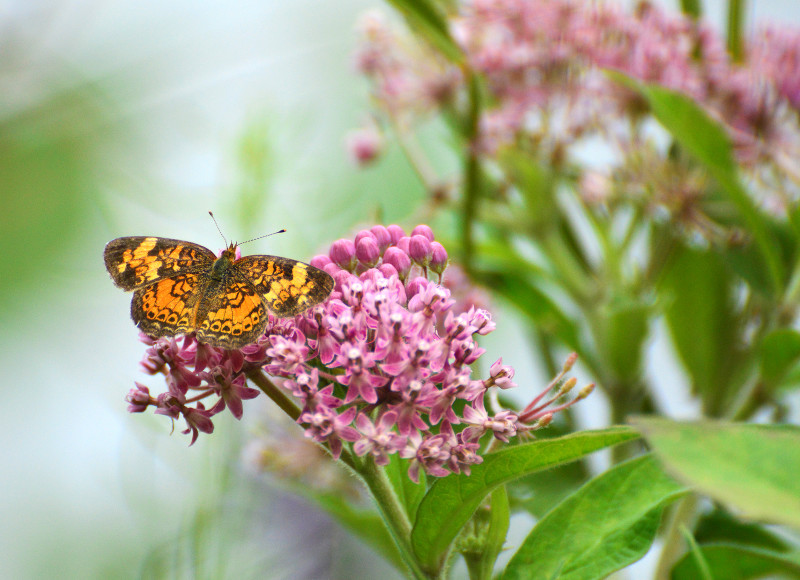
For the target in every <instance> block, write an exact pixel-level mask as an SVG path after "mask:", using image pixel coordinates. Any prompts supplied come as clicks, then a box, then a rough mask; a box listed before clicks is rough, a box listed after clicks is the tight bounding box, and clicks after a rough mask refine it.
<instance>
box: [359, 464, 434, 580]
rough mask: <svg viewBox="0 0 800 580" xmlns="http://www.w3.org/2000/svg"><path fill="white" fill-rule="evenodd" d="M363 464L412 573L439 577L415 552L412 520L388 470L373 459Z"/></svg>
mask: <svg viewBox="0 0 800 580" xmlns="http://www.w3.org/2000/svg"><path fill="white" fill-rule="evenodd" d="M361 467H362V468H361V469H359V470H358V473H359V475H360V476H361V478H362V479H363V480H364V483H365V484H366V486H367V488H368V489H369V491H370V494H371V495H372V497H373V499H374V500H375V504H376V505H377V506H378V510H379V511H380V513H381V516H382V517H383V521H384V523H385V524H386V528H387V529H388V530H389V533H390V534H391V535H392V537H393V538H394V541H395V543H396V544H397V548H398V550H399V551H400V555H401V556H402V558H403V561H404V562H405V563H406V565H407V566H408V568H409V571H410V572H411V576H412V577H413V578H418V579H425V580H428V579H432V578H438V577H439V574H429V573H427V572H425V571H424V570H423V569H422V567H421V566H420V565H419V562H418V561H417V558H416V556H415V555H414V548H413V547H412V545H411V521H410V520H409V519H408V516H407V515H406V510H405V509H404V508H403V505H402V503H401V502H400V500H399V498H398V497H397V494H395V492H394V488H392V484H391V482H390V481H389V478H388V477H387V475H386V472H385V471H384V470H383V469H382V468H381V467H379V466H378V465H376V464H375V462H374V461H372V460H368V461H365V462H364V463H363V465H362V466H361Z"/></svg>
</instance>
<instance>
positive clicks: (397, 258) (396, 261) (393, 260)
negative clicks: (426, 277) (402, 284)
mask: <svg viewBox="0 0 800 580" xmlns="http://www.w3.org/2000/svg"><path fill="white" fill-rule="evenodd" d="M383 263H384V264H390V265H392V266H394V269H395V270H397V275H398V276H399V277H400V279H401V280H405V279H406V278H407V277H408V272H409V271H410V270H411V258H409V257H408V254H406V253H405V252H404V251H403V250H401V249H399V248H397V247H394V246H391V247H389V248H386V252H385V253H384V254H383Z"/></svg>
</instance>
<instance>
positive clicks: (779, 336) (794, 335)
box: [760, 328, 800, 386]
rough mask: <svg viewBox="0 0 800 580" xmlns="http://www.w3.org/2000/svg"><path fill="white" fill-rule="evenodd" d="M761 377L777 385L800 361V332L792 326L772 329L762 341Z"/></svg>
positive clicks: (772, 384) (768, 382)
mask: <svg viewBox="0 0 800 580" xmlns="http://www.w3.org/2000/svg"><path fill="white" fill-rule="evenodd" d="M760 354H761V378H762V380H763V381H764V382H765V383H767V384H768V385H770V386H777V385H778V383H780V381H781V380H783V378H784V377H785V376H786V374H787V373H788V372H789V370H790V369H791V368H792V367H794V366H795V365H796V364H797V362H798V361H800V332H797V331H796V330H792V329H790V328H781V329H778V330H774V331H772V332H771V333H770V334H768V335H767V336H766V337H764V340H763V342H762V343H761V353H760Z"/></svg>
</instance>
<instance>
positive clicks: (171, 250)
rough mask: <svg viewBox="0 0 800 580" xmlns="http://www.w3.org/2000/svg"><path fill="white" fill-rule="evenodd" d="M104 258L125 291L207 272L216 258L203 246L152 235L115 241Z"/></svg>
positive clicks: (107, 247) (108, 245)
mask: <svg viewBox="0 0 800 580" xmlns="http://www.w3.org/2000/svg"><path fill="white" fill-rule="evenodd" d="M103 256H104V258H105V263H106V269H107V270H108V273H109V274H111V279H112V280H113V281H114V284H116V285H117V286H118V287H120V288H122V289H123V290H136V289H137V288H143V287H145V286H148V285H150V284H153V283H154V282H156V281H158V280H160V279H162V278H169V277H173V276H175V275H177V274H180V273H184V272H195V271H207V270H208V269H209V268H210V267H211V265H212V264H213V263H214V260H215V259H216V256H215V255H214V252H212V251H211V250H209V249H208V248H204V247H203V246H201V245H199V244H192V243H191V242H184V241H181V240H171V239H168V238H155V237H148V236H131V237H127V238H117V239H116V240H111V241H110V242H108V244H106V249H105V252H104V253H103ZM134 320H135V319H134Z"/></svg>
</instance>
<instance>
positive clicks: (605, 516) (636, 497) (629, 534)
mask: <svg viewBox="0 0 800 580" xmlns="http://www.w3.org/2000/svg"><path fill="white" fill-rule="evenodd" d="M687 491H688V489H687V488H686V487H684V486H682V485H680V484H678V483H677V482H675V481H674V480H673V479H672V478H670V477H668V476H667V475H666V474H665V473H664V472H663V471H662V470H661V468H660V467H659V466H658V463H657V462H656V461H655V460H654V459H653V457H652V456H650V455H645V456H642V457H638V458H636V459H632V460H630V461H627V462H625V463H621V464H620V465H617V466H616V467H614V468H612V469H610V470H608V471H607V472H605V473H604V474H602V475H600V476H598V477H595V478H594V479H592V480H591V481H589V482H588V483H586V485H584V486H583V487H581V488H580V489H579V490H578V491H577V492H575V493H574V494H573V495H571V496H570V497H568V498H567V499H566V500H564V501H563V502H561V503H560V504H559V505H558V506H556V507H555V508H554V509H553V510H552V511H551V512H550V513H548V514H547V515H546V516H545V517H544V518H543V519H542V520H541V521H540V522H539V523H538V524H537V525H536V527H535V528H534V529H533V531H532V532H531V533H530V534H529V535H528V537H527V538H526V539H525V542H524V543H523V544H522V546H520V548H519V550H517V552H516V554H514V556H513V557H512V558H511V561H510V562H509V563H508V566H506V569H505V571H504V573H503V576H502V577H503V580H513V579H517V578H520V579H521V578H526V579H536V578H542V579H543V580H544V579H548V578H559V579H560V580H566V579H569V580H589V579H594V578H598V579H599V578H605V577H607V576H608V575H609V574H611V573H612V572H614V571H616V570H620V569H622V568H624V567H625V566H628V565H629V564H631V563H633V562H635V561H636V560H638V559H640V558H641V557H642V556H644V555H645V553H647V550H648V549H649V548H650V545H651V544H652V543H653V539H654V538H655V536H656V532H657V531H658V526H659V523H660V520H661V511H662V510H663V508H664V506H665V505H666V504H668V503H670V502H672V501H674V500H676V499H677V498H678V497H680V496H681V495H682V494H684V493H686V492H687ZM612 506H613V507H612Z"/></svg>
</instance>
